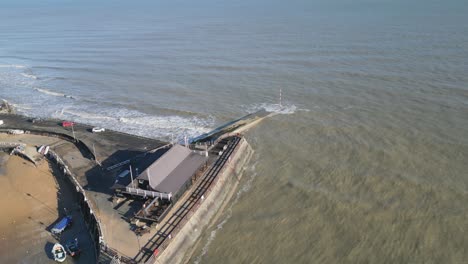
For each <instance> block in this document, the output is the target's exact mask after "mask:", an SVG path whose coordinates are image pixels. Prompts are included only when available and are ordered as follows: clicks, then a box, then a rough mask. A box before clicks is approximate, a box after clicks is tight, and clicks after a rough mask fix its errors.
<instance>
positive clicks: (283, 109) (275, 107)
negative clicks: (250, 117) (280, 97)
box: [246, 103, 310, 115]
mask: <svg viewBox="0 0 468 264" xmlns="http://www.w3.org/2000/svg"><path fill="white" fill-rule="evenodd" d="M246 109H247V111H248V112H249V113H253V112H257V111H259V110H266V111H268V112H271V113H276V114H283V115H290V114H294V113H296V112H297V111H306V112H308V111H310V110H309V109H299V108H298V107H297V106H296V105H294V104H284V105H279V104H271V103H261V104H255V105H252V106H248V107H246Z"/></svg>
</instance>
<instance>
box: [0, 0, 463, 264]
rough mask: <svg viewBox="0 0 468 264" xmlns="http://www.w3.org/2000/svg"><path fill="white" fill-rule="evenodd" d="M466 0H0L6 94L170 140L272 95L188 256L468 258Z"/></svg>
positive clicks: (59, 114)
mask: <svg viewBox="0 0 468 264" xmlns="http://www.w3.org/2000/svg"><path fill="white" fill-rule="evenodd" d="M467 14H468V4H467V3H466V1H457V0H449V1H432V0H431V1H421V0H416V1H400V0H396V1H390V0H381V1H368V0H357V1H346V0H331V1H325V0H319V1H316V0H309V1H305V0H304V1H300V0H293V1H277V0H272V1H265V0H253V1H247V0H240V1H229V2H228V1H216V0H201V1H159V0H157V1H58V0H57V1H54V0H47V1H41V2H38V1H32V0H31V1H26V0H23V1H8V0H6V1H1V2H0V97H2V98H5V99H7V100H8V101H10V102H11V103H13V104H14V105H15V106H16V108H17V110H18V111H19V112H20V113H23V114H26V115H30V116H38V117H55V118H61V119H70V120H75V121H80V122H86V123H91V124H95V125H99V126H103V127H107V128H112V129H116V130H120V131H125V132H129V133H133V134H138V135H143V136H148V137H155V138H162V139H170V137H171V135H174V136H175V137H179V138H183V137H184V136H185V135H187V136H195V135H198V134H200V133H204V132H207V131H209V130H210V129H213V128H215V127H216V126H217V125H220V124H222V123H223V122H226V121H229V120H231V119H233V118H236V117H239V116H242V115H244V114H247V113H249V112H252V111H255V110H259V109H261V108H267V109H269V110H271V111H278V112H280V113H281V114H279V115H276V116H275V117H273V118H271V119H268V120H266V121H265V122H263V123H261V124H260V125H259V126H258V127H256V128H255V129H253V130H252V131H250V132H249V133H248V134H247V138H248V140H249V142H251V144H252V146H253V148H254V149H255V150H256V154H255V156H254V158H253V160H252V162H251V164H249V165H248V166H247V168H246V173H245V175H244V177H243V179H242V182H241V183H240V187H239V190H238V193H237V194H236V195H235V196H234V197H233V199H232V201H231V202H230V203H229V205H228V207H227V210H226V211H225V212H224V213H223V214H222V216H221V217H220V218H219V220H218V221H217V222H216V223H215V224H214V225H213V226H211V227H210V228H209V229H208V230H207V231H206V232H205V235H204V237H203V238H202V239H201V241H200V243H199V244H198V246H197V249H196V250H195V253H194V255H193V258H192V259H191V262H193V263H466V262H467V261H468V251H467V250H466V249H467V248H468V240H467V237H468V86H467V84H468V63H467V62H468V15H467ZM280 89H282V95H283V105H284V107H283V108H280V107H279V105H278V103H279V99H278V97H279V91H280Z"/></svg>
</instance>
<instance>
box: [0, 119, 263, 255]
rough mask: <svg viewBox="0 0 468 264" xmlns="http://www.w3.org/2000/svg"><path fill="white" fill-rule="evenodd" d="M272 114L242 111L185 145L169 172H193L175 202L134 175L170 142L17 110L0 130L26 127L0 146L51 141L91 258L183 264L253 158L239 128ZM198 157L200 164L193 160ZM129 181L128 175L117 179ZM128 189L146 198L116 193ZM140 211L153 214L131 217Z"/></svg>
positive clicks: (154, 160) (248, 125) (155, 160)
mask: <svg viewBox="0 0 468 264" xmlns="http://www.w3.org/2000/svg"><path fill="white" fill-rule="evenodd" d="M270 115H271V114H270V113H268V112H265V111H261V112H258V113H254V114H250V115H247V116H245V117H243V118H240V119H237V120H234V121H232V122H229V123H227V124H225V125H223V126H221V127H219V128H217V129H215V130H213V131H212V132H210V133H207V134H204V135H201V136H200V137H198V138H196V139H194V140H193V141H192V142H190V144H189V146H187V147H189V148H190V149H191V151H192V153H194V154H191V155H195V156H194V157H193V158H189V156H187V158H182V159H181V160H180V161H177V162H181V163H180V164H179V165H178V164H175V165H174V166H175V167H174V170H178V171H179V172H183V173H190V174H189V175H186V176H184V177H185V178H184V183H182V182H180V183H177V185H176V186H179V187H177V188H183V189H180V190H178V191H177V193H178V196H177V197H178V199H177V200H172V193H164V192H161V190H159V189H158V188H159V187H160V186H168V185H167V184H163V185H161V184H160V185H155V184H154V182H153V184H151V179H152V178H153V177H156V175H151V174H150V176H146V178H141V179H140V178H139V177H137V176H138V173H139V172H140V173H141V172H143V171H145V169H147V168H149V167H150V166H156V165H152V164H157V160H158V159H160V158H161V157H163V156H164V157H165V158H166V159H168V158H167V157H168V156H167V155H169V154H167V155H165V153H169V152H171V151H172V150H173V148H172V145H171V144H169V143H168V142H163V141H159V140H155V139H150V138H144V137H139V136H134V135H129V134H125V133H121V132H116V131H112V130H106V131H105V132H101V133H92V132H91V130H92V127H91V126H89V125H85V124H73V125H72V126H67V127H64V126H63V125H62V121H61V120H51V119H47V120H44V119H41V120H38V119H31V118H28V117H24V116H20V115H14V114H0V119H1V120H3V121H4V125H2V126H1V127H0V133H2V132H3V133H4V134H6V133H8V132H9V131H11V130H12V129H15V130H22V131H24V134H20V135H8V136H4V137H2V141H3V144H4V145H8V144H10V145H12V144H17V143H21V144H26V145H27V146H40V145H48V146H50V149H51V153H52V154H53V155H54V158H53V160H55V161H56V162H59V161H60V164H61V167H62V169H63V171H64V172H65V174H66V175H68V177H69V179H70V181H71V182H72V183H73V184H74V185H75V187H76V189H77V192H78V193H79V195H78V196H79V197H80V199H81V200H80V201H79V203H80V204H81V206H82V209H83V208H84V209H85V210H82V212H83V214H84V215H85V220H86V221H87V226H88V229H89V232H90V234H91V236H92V237H93V238H94V242H95V248H96V256H97V259H96V262H98V263H108V262H110V261H111V260H112V259H119V260H120V261H121V262H123V263H156V262H157V263H180V262H182V261H184V260H186V259H188V258H189V256H190V254H191V251H192V250H191V249H192V247H193V246H194V244H195V243H196V241H197V239H198V238H199V236H200V235H201V232H203V230H204V228H205V227H206V226H207V225H208V224H209V223H210V221H211V219H212V218H213V217H214V216H215V215H216V212H218V211H219V210H220V208H222V207H223V204H224V203H225V202H227V201H228V200H229V198H230V196H231V195H232V193H233V190H234V189H235V187H236V186H237V184H238V182H239V180H240V177H241V176H242V168H243V166H244V165H245V164H246V163H247V162H248V161H249V159H250V157H251V155H252V152H253V150H252V149H251V147H250V146H249V144H248V143H247V141H246V139H245V138H244V137H243V135H242V134H241V132H242V131H243V130H245V129H248V128H250V127H251V126H252V125H253V124H255V123H258V122H259V121H261V120H262V119H264V118H266V117H268V116H270ZM203 149H204V150H205V152H203ZM171 155H174V154H171ZM197 155H200V157H201V156H202V155H203V156H204V157H206V158H205V159H200V158H197V157H198V156H197ZM190 157H191V156H190ZM189 160H191V161H189ZM195 160H199V161H197V162H201V161H203V163H196V164H195V163H193V162H194V161H195ZM185 163H187V165H184V164H185ZM198 164H200V165H198ZM201 165H202V166H201ZM175 168H177V169H175ZM159 171H160V170H155V172H152V173H159ZM128 172H129V173H128ZM128 174H130V175H128ZM133 174H135V175H133ZM176 174H180V173H176ZM170 175H175V174H174V173H172V174H171V173H169V171H168V172H167V175H165V176H157V177H177V176H170ZM134 176H135V177H134ZM126 178H131V180H128V181H127V182H126V183H122V182H124V181H125V179H126ZM144 179H147V180H149V181H150V182H149V184H148V183H145V181H144ZM167 179H169V178H167ZM185 179H187V180H185ZM161 180H163V178H161ZM179 181H180V180H179ZM119 184H120V185H119ZM125 184H127V185H125ZM116 186H117V187H116ZM122 188H123V189H122ZM155 188H156V189H155ZM161 188H162V187H161ZM129 189H132V190H134V192H136V193H137V194H138V193H139V192H140V193H141V191H143V192H146V193H150V194H151V195H135V193H132V192H128V191H127V192H125V191H124V192H116V191H117V190H129ZM163 195H166V196H163ZM150 208H151V209H153V210H149V209H150ZM142 210H143V211H142ZM137 212H145V213H146V214H147V213H148V212H151V213H154V214H157V215H156V216H155V217H151V216H148V217H146V216H145V217H136V216H137ZM146 220H148V221H146ZM195 227H196V228H195Z"/></svg>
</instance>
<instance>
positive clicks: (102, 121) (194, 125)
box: [52, 106, 214, 141]
mask: <svg viewBox="0 0 468 264" xmlns="http://www.w3.org/2000/svg"><path fill="white" fill-rule="evenodd" d="M52 117H54V118H58V119H68V120H71V121H75V122H79V123H85V124H90V125H96V126H100V127H104V128H109V129H112V130H116V131H120V132H125V133H129V134H135V135H139V136H145V137H153V138H158V139H166V140H170V139H172V137H174V139H176V140H179V141H180V140H182V139H183V138H184V137H185V136H187V137H189V138H191V137H196V136H198V135H201V134H203V133H206V132H209V131H210V130H211V129H212V127H213V124H214V119H213V118H212V117H208V118H201V117H197V116H190V117H181V116H158V115H148V114H144V113H141V112H138V111H134V110H128V109H114V108H106V109H101V110H96V111H95V112H92V113H90V112H87V111H85V110H82V109H76V108H74V107H72V106H64V107H63V108H62V109H58V110H56V111H55V112H54V113H53V114H52Z"/></svg>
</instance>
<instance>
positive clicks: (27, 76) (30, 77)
mask: <svg viewBox="0 0 468 264" xmlns="http://www.w3.org/2000/svg"><path fill="white" fill-rule="evenodd" d="M21 75H23V76H24V77H26V78H29V79H34V80H37V76H36V75H34V74H27V73H24V72H23V73H21Z"/></svg>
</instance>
